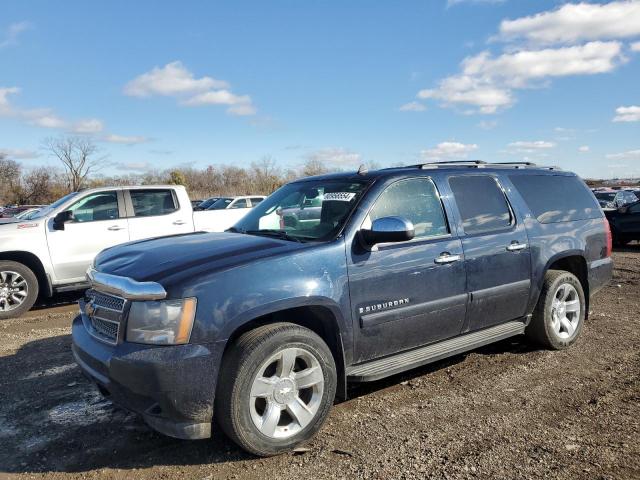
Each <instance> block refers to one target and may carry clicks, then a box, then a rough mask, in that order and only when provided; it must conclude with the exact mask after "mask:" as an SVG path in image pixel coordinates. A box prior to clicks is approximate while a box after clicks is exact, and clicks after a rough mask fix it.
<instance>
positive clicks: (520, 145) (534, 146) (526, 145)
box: [508, 140, 556, 151]
mask: <svg viewBox="0 0 640 480" xmlns="http://www.w3.org/2000/svg"><path fill="white" fill-rule="evenodd" d="M508 146H509V147H510V148H515V149H518V150H527V151H535V150H545V149H549V148H553V147H555V146H556V144H555V143H553V142H547V141H545V140H536V141H533V142H523V141H519V142H511V143H510V144H509V145H508Z"/></svg>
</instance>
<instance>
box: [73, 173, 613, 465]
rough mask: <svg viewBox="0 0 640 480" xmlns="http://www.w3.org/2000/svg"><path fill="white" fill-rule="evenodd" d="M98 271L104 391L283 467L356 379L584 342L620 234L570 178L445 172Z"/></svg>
mask: <svg viewBox="0 0 640 480" xmlns="http://www.w3.org/2000/svg"><path fill="white" fill-rule="evenodd" d="M305 208H309V209H310V210H309V211H307V212H304V210H305ZM87 275H88V278H89V280H90V282H91V285H92V288H91V289H90V290H88V291H87V293H86V296H85V298H84V299H83V300H82V301H81V314H80V315H79V316H78V317H77V318H76V319H75V320H74V321H73V353H74V356H75V359H76V361H77V362H78V364H79V365H80V367H81V368H82V370H83V371H84V373H85V374H86V375H87V376H88V377H90V378H91V379H92V381H94V382H95V383H96V384H97V385H98V388H99V389H100V391H101V392H102V393H103V394H104V395H105V396H107V397H109V398H111V399H112V400H113V401H114V402H115V403H116V404H119V405H121V406H123V407H124V408H127V409H129V410H132V411H134V412H137V413H139V414H141V415H142V416H143V418H144V419H145V421H146V422H147V423H148V424H149V425H150V426H151V427H152V428H154V429H156V430H157V431H159V432H162V433H164V434H166V435H170V436H173V437H178V438H185V439H197V438H206V437H209V436H210V435H211V431H212V424H214V421H215V425H218V426H219V427H220V428H221V429H222V430H223V431H224V432H225V433H226V434H227V435H228V436H229V437H230V438H231V439H233V440H234V441H235V442H236V443H238V444H239V445H240V446H241V447H243V448H244V449H246V450H247V451H249V452H252V453H254V454H257V455H273V454H277V453H279V452H282V451H285V450H287V449H291V448H292V447H294V446H295V445H297V444H299V443H300V442H303V441H305V440H307V439H309V438H310V437H311V436H312V435H313V434H314V433H315V432H317V431H318V429H319V428H320V427H321V425H322V423H323V422H324V420H325V419H326V417H327V414H328V412H329V410H330V408H331V406H332V404H333V403H334V399H335V398H336V397H337V398H339V399H344V398H345V397H346V395H347V387H346V385H347V383H348V382H367V381H372V380H376V379H380V378H383V377H386V376H389V375H393V374H396V373H398V372H402V371H404V370H408V369H411V368H414V367H417V366H420V365H424V364H427V363H429V362H434V361H437V360H439V359H442V358H444V357H447V356H451V355H456V354H459V353H461V352H465V351H468V350H471V349H474V348H477V347H480V346H482V345H486V344H488V343H491V342H495V341H498V340H501V339H505V338H508V337H512V336H516V335H524V336H525V337H527V338H528V339H530V340H533V341H535V342H537V343H538V344H539V345H541V346H543V347H546V348H550V349H562V348H565V347H568V346H570V345H571V344H572V343H574V342H575V341H576V338H577V337H578V335H579V334H580V331H581V330H582V328H583V324H584V321H585V318H586V317H587V314H588V312H589V299H590V296H591V295H593V294H594V293H595V292H596V291H598V290H599V289H600V288H601V287H602V286H603V285H604V284H606V283H607V281H608V280H609V279H610V278H611V275H612V260H611V234H610V230H609V226H608V223H607V221H606V219H605V217H604V215H603V213H602V211H601V209H600V208H599V206H598V203H597V201H596V199H595V198H594V196H593V194H592V193H591V192H590V191H589V189H588V188H587V187H586V185H585V184H584V183H583V182H582V180H581V179H580V178H579V177H577V176H576V175H575V174H573V173H568V172H563V171H561V170H559V169H557V168H553V167H537V166H535V165H532V164H525V163H508V164H489V163H484V162H480V161H473V162H456V163H431V164H423V165H415V166H409V167H401V168H390V169H383V170H377V171H371V172H367V171H366V170H364V169H361V170H360V171H358V172H357V173H339V174H334V175H325V176H319V177H311V178H306V179H303V180H300V181H296V182H293V183H290V184H288V185H285V186H284V187H282V188H280V189H279V190H278V191H276V192H275V193H274V194H273V195H271V196H270V197H268V198H267V199H266V200H264V201H263V202H262V203H260V205H258V206H257V207H256V208H255V209H254V210H252V211H251V213H249V214H248V215H247V216H246V217H244V218H243V219H242V220H240V222H238V223H237V224H236V225H235V226H234V227H232V228H231V229H230V230H228V231H227V232H225V233H194V234H188V235H178V236H173V237H165V238H157V239H152V240H145V241H139V242H133V243H129V244H125V245H121V246H118V247H114V248H110V249H108V250H105V251H103V252H102V253H100V254H99V255H98V257H97V258H96V259H95V262H94V264H93V266H92V267H91V268H90V270H89V272H88V274H87Z"/></svg>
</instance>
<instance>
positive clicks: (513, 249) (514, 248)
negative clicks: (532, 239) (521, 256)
mask: <svg viewBox="0 0 640 480" xmlns="http://www.w3.org/2000/svg"><path fill="white" fill-rule="evenodd" d="M525 248H527V244H526V243H518V242H516V243H512V244H510V245H507V250H509V251H510V252H517V251H518V250H524V249H525Z"/></svg>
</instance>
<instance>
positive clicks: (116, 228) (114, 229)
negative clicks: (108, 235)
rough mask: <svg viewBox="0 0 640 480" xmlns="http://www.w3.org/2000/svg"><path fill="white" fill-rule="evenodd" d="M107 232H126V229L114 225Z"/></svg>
mask: <svg viewBox="0 0 640 480" xmlns="http://www.w3.org/2000/svg"><path fill="white" fill-rule="evenodd" d="M107 230H110V231H112V232H117V231H118V230H124V227H121V226H119V225H112V226H111V227H109V228H107Z"/></svg>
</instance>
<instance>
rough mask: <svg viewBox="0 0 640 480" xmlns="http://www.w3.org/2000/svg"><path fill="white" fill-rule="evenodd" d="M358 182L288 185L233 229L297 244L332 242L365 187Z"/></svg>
mask: <svg viewBox="0 0 640 480" xmlns="http://www.w3.org/2000/svg"><path fill="white" fill-rule="evenodd" d="M366 185H367V183H366V182H358V181H355V182H354V181H344V180H342V181H332V180H325V181H321V180H318V181H308V182H298V183H290V184H288V185H285V186H284V187H282V188H281V189H279V190H278V191H276V192H275V193H274V194H273V195H271V196H270V197H268V198H267V199H266V200H264V201H262V202H261V203H260V204H259V205H258V206H256V207H255V208H254V209H253V210H251V212H250V213H249V214H247V215H246V216H245V217H244V218H242V220H240V221H239V222H238V223H236V225H235V226H234V227H233V228H232V229H231V231H235V232H239V233H248V234H251V235H264V236H277V237H279V238H283V239H290V240H294V241H318V240H330V239H331V238H333V237H335V235H336V234H337V233H338V232H339V231H340V230H341V229H342V227H343V225H344V222H345V221H346V220H347V218H348V217H349V215H350V214H351V212H352V211H353V209H354V207H355V206H356V205H357V203H358V201H359V200H360V197H361V196H362V194H363V193H364V190H365V188H366Z"/></svg>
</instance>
